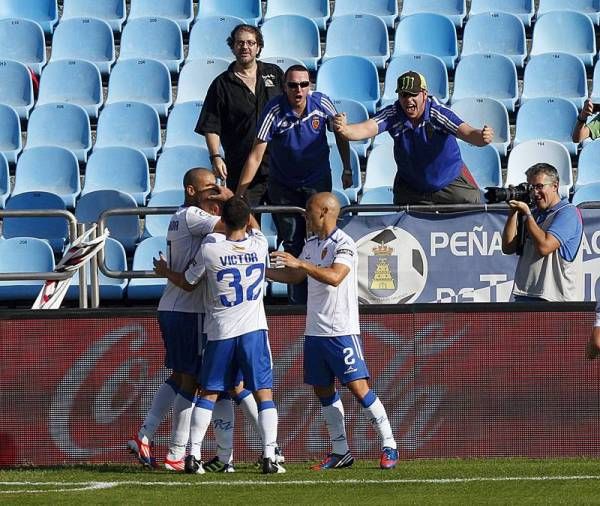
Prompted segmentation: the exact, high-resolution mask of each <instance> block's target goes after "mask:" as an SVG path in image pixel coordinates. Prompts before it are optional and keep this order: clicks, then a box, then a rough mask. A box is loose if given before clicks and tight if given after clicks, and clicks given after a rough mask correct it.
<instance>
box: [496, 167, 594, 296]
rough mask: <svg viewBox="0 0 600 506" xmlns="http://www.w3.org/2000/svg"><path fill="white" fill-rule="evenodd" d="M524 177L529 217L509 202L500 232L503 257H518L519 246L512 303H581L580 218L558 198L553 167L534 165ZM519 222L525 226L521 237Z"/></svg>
mask: <svg viewBox="0 0 600 506" xmlns="http://www.w3.org/2000/svg"><path fill="white" fill-rule="evenodd" d="M526 175H527V183H528V184H529V185H530V188H531V194H530V198H531V202H532V204H533V205H534V206H535V207H534V209H533V212H532V211H531V210H530V209H529V206H528V205H527V203H526V202H521V201H518V200H510V201H509V202H508V205H509V207H510V213H509V215H508V218H507V219H506V224H505V225H504V231H503V232H502V251H503V253H505V254H507V255H511V254H513V253H517V250H518V249H519V245H520V244H522V245H523V250H522V252H520V258H519V261H518V263H517V269H516V272H515V284H514V287H513V295H514V298H515V301H541V300H546V301H554V302H558V301H573V300H581V299H582V288H583V283H582V250H581V248H580V246H581V239H582V237H583V223H582V220H581V213H580V212H579V210H578V209H577V208H576V207H575V206H574V205H573V204H570V203H569V201H568V199H566V198H563V199H561V198H560V195H559V193H558V185H559V177H558V172H557V170H556V169H555V168H554V167H553V166H552V165H549V164H547V163H537V164H535V165H533V166H532V167H530V168H529V169H528V170H527V172H526ZM519 220H522V221H523V223H524V225H523V227H522V232H521V234H523V235H522V236H521V234H519V233H518V230H519V228H520V227H519Z"/></svg>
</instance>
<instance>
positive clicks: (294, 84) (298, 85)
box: [286, 81, 310, 90]
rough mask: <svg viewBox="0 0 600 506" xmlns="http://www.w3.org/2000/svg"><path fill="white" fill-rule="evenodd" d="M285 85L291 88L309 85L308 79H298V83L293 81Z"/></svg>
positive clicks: (295, 88)
mask: <svg viewBox="0 0 600 506" xmlns="http://www.w3.org/2000/svg"><path fill="white" fill-rule="evenodd" d="M286 85H287V87H288V88H290V89H292V90H297V89H299V88H308V86H309V85H310V81H300V82H299V83H295V82H293V81H292V82H289V83H286Z"/></svg>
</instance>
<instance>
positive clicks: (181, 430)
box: [167, 391, 194, 460]
mask: <svg viewBox="0 0 600 506" xmlns="http://www.w3.org/2000/svg"><path fill="white" fill-rule="evenodd" d="M193 409H194V396H193V395H192V394H188V393H186V392H181V391H180V392H179V393H178V394H177V397H175V402H173V420H172V425H171V444H170V446H169V452H168V453H167V458H168V459H169V460H181V459H182V458H183V457H184V456H185V448H186V446H187V443H188V440H189V438H190V420H191V418H192V410H193Z"/></svg>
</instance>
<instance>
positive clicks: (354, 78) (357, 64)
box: [317, 56, 379, 114]
mask: <svg viewBox="0 0 600 506" xmlns="http://www.w3.org/2000/svg"><path fill="white" fill-rule="evenodd" d="M317 91H320V92H322V93H325V94H326V95H328V96H329V97H330V98H332V99H335V98H349V99H351V100H357V101H359V102H361V103H362V104H363V105H364V106H365V107H366V108H367V111H369V114H374V113H375V108H376V105H377V102H379V77H378V75H377V68H376V67H375V64H374V63H373V62H371V61H369V60H367V59H366V58H363V57H361V56H336V57H335V58H332V59H331V60H327V61H326V62H324V63H323V64H321V66H320V67H319V70H318V71H317Z"/></svg>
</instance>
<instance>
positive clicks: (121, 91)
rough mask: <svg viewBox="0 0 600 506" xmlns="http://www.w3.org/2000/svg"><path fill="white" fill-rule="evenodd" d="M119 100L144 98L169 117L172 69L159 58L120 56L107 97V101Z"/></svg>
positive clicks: (141, 99) (171, 96)
mask: <svg viewBox="0 0 600 506" xmlns="http://www.w3.org/2000/svg"><path fill="white" fill-rule="evenodd" d="M115 102H142V103H144V104H148V105H151V106H152V107H154V110H155V111H156V112H157V113H158V115H159V116H160V117H161V118H166V117H167V111H168V110H169V107H171V104H172V103H173V95H172V92H171V76H170V74H169V69H168V68H167V67H166V65H165V64H164V63H162V62H160V61H158V60H150V59H131V60H122V59H121V58H119V61H117V63H116V64H115V66H114V67H113V69H112V71H111V73H110V80H109V81H108V96H107V98H106V103H107V104H114V103H115Z"/></svg>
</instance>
